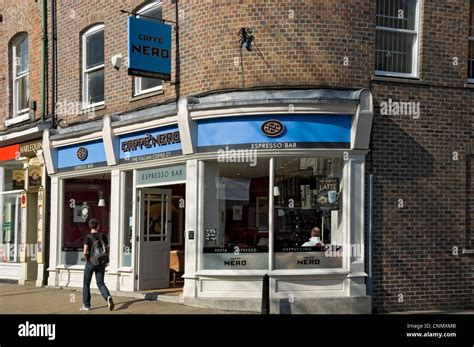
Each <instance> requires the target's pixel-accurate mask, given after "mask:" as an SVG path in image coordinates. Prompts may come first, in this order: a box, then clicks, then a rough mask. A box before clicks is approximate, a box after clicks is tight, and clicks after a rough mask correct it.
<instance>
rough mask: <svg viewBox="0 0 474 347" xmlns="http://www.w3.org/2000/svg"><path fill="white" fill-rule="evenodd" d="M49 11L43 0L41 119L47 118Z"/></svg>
mask: <svg viewBox="0 0 474 347" xmlns="http://www.w3.org/2000/svg"><path fill="white" fill-rule="evenodd" d="M47 11H48V6H47V3H46V0H41V120H42V121H43V122H44V121H45V120H46V112H47V111H46V110H47V108H46V98H47V97H48V96H47V87H46V86H47V83H48V81H47V77H46V70H47V65H48V58H47V55H48V51H47V49H48V30H47V25H48V24H47V23H48V22H47Z"/></svg>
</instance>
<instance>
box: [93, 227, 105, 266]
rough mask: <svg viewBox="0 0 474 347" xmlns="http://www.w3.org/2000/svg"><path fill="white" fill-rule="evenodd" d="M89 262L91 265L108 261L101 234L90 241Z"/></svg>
mask: <svg viewBox="0 0 474 347" xmlns="http://www.w3.org/2000/svg"><path fill="white" fill-rule="evenodd" d="M90 262H91V263H92V264H93V265H102V264H107V263H108V262H109V253H108V252H107V247H106V245H105V242H104V240H103V239H102V235H101V234H99V235H98V237H97V239H95V240H94V242H93V243H92V247H91V253H90Z"/></svg>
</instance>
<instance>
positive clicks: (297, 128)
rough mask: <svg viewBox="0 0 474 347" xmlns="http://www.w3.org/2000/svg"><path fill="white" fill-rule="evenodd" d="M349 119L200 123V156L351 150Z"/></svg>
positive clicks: (250, 119) (274, 118) (310, 117)
mask: <svg viewBox="0 0 474 347" xmlns="http://www.w3.org/2000/svg"><path fill="white" fill-rule="evenodd" d="M351 125H352V121H351V116H350V115H321V114H314V115H311V114H306V115H297V114H296V115H295V114H293V115H268V116H242V117H227V118H219V119H203V120H200V121H198V140H197V146H198V151H199V152H214V151H232V150H235V149H252V150H265V149H273V150H283V149H307V148H337V149H344V148H350V142H351ZM240 154H241V155H244V153H240Z"/></svg>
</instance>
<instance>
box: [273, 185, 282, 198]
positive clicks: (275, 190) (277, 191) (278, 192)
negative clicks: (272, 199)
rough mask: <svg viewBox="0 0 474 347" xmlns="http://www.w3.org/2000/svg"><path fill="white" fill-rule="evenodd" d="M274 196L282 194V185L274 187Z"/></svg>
mask: <svg viewBox="0 0 474 347" xmlns="http://www.w3.org/2000/svg"><path fill="white" fill-rule="evenodd" d="M273 196H280V187H273Z"/></svg>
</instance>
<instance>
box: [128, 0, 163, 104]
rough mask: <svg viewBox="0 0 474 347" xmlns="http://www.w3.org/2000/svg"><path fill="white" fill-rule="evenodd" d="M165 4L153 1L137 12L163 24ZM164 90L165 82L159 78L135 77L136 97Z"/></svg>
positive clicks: (145, 17) (147, 18) (144, 17)
mask: <svg viewBox="0 0 474 347" xmlns="http://www.w3.org/2000/svg"><path fill="white" fill-rule="evenodd" d="M162 5H163V3H162V2H161V1H153V2H151V3H150V4H147V5H145V6H144V7H142V8H141V9H140V10H138V11H137V13H138V14H139V15H138V17H140V15H143V19H146V20H151V21H158V22H161V20H160V19H161V18H163V7H162ZM162 88H163V81H162V80H160V79H157V78H148V77H135V95H139V94H145V93H150V92H153V91H156V90H160V89H162Z"/></svg>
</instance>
